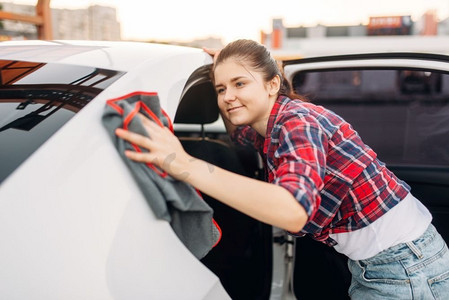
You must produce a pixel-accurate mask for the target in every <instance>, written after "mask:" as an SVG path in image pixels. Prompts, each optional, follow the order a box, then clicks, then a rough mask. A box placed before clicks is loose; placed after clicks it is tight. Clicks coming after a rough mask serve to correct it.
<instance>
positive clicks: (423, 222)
mask: <svg viewBox="0 0 449 300" xmlns="http://www.w3.org/2000/svg"><path fill="white" fill-rule="evenodd" d="M207 52H208V53H210V54H212V55H214V67H213V82H214V84H215V87H216V91H217V95H218V106H219V108H220V112H221V115H222V117H223V120H224V122H225V125H226V129H227V130H228V133H229V134H230V135H231V137H232V139H233V140H234V141H235V142H236V143H238V144H245V145H251V146H252V147H255V148H256V149H257V150H259V152H260V153H261V155H262V157H263V158H264V161H265V167H266V173H267V182H262V181H257V180H253V179H250V178H246V177H243V176H240V175H236V174H234V173H231V172H228V171H225V170H223V169H220V168H218V167H214V168H213V169H211V168H210V166H208V164H207V163H206V162H204V161H202V160H199V159H195V158H193V157H191V156H190V155H188V154H187V153H186V152H185V151H184V150H183V148H182V146H181V144H180V142H179V141H178V139H177V138H176V137H175V136H174V135H172V134H171V133H170V131H169V130H168V129H166V128H160V127H158V126H157V125H156V124H154V123H153V122H151V121H149V120H146V119H144V118H143V121H144V124H145V126H146V128H147V130H148V131H149V132H150V135H151V139H149V138H146V137H143V136H140V135H137V134H134V133H132V132H127V131H123V130H118V131H117V135H118V136H119V137H121V138H123V139H125V140H128V141H129V142H132V143H135V144H137V145H139V146H141V147H144V148H146V149H148V150H149V152H148V153H136V152H131V151H128V152H127V153H126V155H127V156H128V157H129V158H130V159H133V160H135V161H139V162H152V163H155V164H157V165H158V166H159V167H161V168H162V169H164V170H165V171H166V172H167V173H169V174H171V175H172V176H174V177H176V176H177V174H182V175H183V176H182V178H180V176H178V178H179V179H180V180H184V181H186V182H187V183H189V184H191V185H193V186H194V187H195V188H197V189H199V190H200V191H202V192H204V193H206V194H208V195H210V196H212V197H214V198H216V199H218V200H219V201H222V202H223V203H225V204H227V205H229V206H231V207H233V208H235V209H237V210H239V211H241V212H243V213H245V214H247V215H249V216H251V217H253V218H255V219H258V220H260V221H262V222H265V223H268V224H271V225H273V226H277V227H280V228H283V229H285V230H287V231H288V232H290V233H291V234H294V235H297V236H303V235H305V234H309V235H311V236H312V237H313V238H314V239H316V240H318V241H321V242H323V243H325V244H327V245H329V246H332V247H334V248H335V249H336V250H337V251H338V252H340V253H343V254H345V255H347V256H348V258H349V269H350V271H351V273H352V283H351V287H350V290H349V293H350V295H351V297H352V298H353V299H385V298H388V297H391V298H399V297H402V298H406V299H412V298H413V299H443V298H444V299H449V252H448V251H447V246H446V244H445V242H444V241H443V239H442V238H441V236H440V235H439V234H438V233H437V232H436V230H435V228H434V227H433V226H432V224H431V219H432V217H431V214H430V213H429V211H428V210H427V209H426V208H425V207H424V206H423V205H422V204H421V203H420V202H419V201H418V200H417V199H416V198H414V197H413V196H412V194H411V193H410V188H409V186H408V185H407V184H406V183H405V182H403V181H401V180H399V179H398V178H396V176H395V175H394V174H393V173H392V172H390V171H389V170H388V169H387V168H386V167H385V165H384V164H383V163H382V162H380V161H379V160H378V159H377V157H376V154H375V152H374V151H373V150H372V149H370V148H369V147H368V146H367V145H365V144H364V143H363V142H362V140H361V139H360V137H359V136H358V134H357V133H356V132H355V131H354V130H353V129H352V127H351V126H350V125H349V124H348V123H347V122H345V121H344V120H343V119H342V118H341V117H339V116H337V115H336V114H334V113H333V112H331V111H329V110H326V109H325V108H323V107H320V106H315V105H313V104H310V103H307V102H305V101H302V100H300V99H297V97H295V95H292V94H291V93H290V88H289V84H288V83H287V82H286V81H285V80H284V79H283V76H282V74H281V72H280V70H279V67H278V65H277V64H276V62H275V61H274V60H273V58H272V57H271V55H270V53H269V52H268V51H267V49H266V48H265V47H264V46H263V45H261V44H259V43H257V42H254V41H251V40H237V41H234V42H232V43H230V44H228V45H227V46H226V47H225V48H224V49H222V50H221V51H219V52H217V53H215V51H207ZM173 152H174V153H175V155H173ZM173 157H174V159H173ZM168 158H169V160H170V164H164V161H168ZM210 170H213V171H212V172H211V171H210ZM186 174H188V176H186Z"/></svg>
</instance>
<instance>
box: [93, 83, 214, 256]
mask: <svg viewBox="0 0 449 300" xmlns="http://www.w3.org/2000/svg"><path fill="white" fill-rule="evenodd" d="M137 113H141V114H143V115H145V116H146V117H148V118H149V119H150V120H152V121H154V122H156V123H157V124H159V125H160V126H166V127H168V128H170V130H172V131H173V126H172V123H171V121H170V119H169V118H168V116H167V114H166V113H165V112H164V111H163V110H162V109H161V107H160V103H159V97H158V95H157V93H148V92H135V93H131V94H128V95H125V96H123V97H119V98H115V99H111V100H108V101H107V104H106V107H105V110H104V112H103V116H102V122H103V125H104V127H105V128H106V130H107V131H108V134H109V135H110V137H111V139H112V142H113V143H114V145H115V147H116V148H117V150H118V152H119V154H120V156H121V157H122V159H123V160H124V161H125V163H126V165H127V166H128V168H129V169H130V170H131V173H132V175H133V176H134V178H135V180H136V182H137V184H138V185H139V187H140V189H141V190H142V192H143V194H144V195H145V198H146V200H147V202H148V204H149V206H150V207H151V209H152V210H153V212H154V214H155V215H156V217H157V218H158V219H162V220H166V221H167V222H169V223H170V225H171V227H172V228H173V231H174V232H175V233H176V235H177V236H178V237H179V239H180V240H181V241H182V242H183V243H184V245H185V246H186V247H187V248H188V249H189V250H190V251H191V252H192V253H193V254H194V255H195V256H196V257H197V258H198V259H200V258H202V257H204V256H205V255H206V254H207V253H208V252H209V251H210V250H211V249H212V248H213V247H214V246H215V245H216V244H217V243H218V242H219V240H220V238H221V230H220V228H219V226H218V224H217V223H216V222H215V220H214V219H213V210H212V208H211V207H210V206H209V205H208V204H207V203H206V202H205V201H204V200H203V199H202V197H201V195H200V193H199V192H198V191H197V190H196V189H195V188H193V187H192V186H191V185H189V184H187V183H185V182H183V181H180V180H177V179H175V178H173V177H171V176H170V175H168V174H167V173H165V172H164V171H162V170H161V169H159V168H157V167H156V166H154V165H152V164H149V163H148V164H145V163H139V162H134V161H132V160H130V159H129V158H127V157H126V156H125V155H124V152H125V150H126V149H129V150H133V151H141V152H143V151H146V150H145V149H140V148H139V147H138V146H137V145H133V144H130V143H129V142H127V141H125V140H123V139H120V138H118V137H117V136H116V135H115V129H116V128H119V127H120V128H124V129H127V130H130V131H133V132H136V133H139V134H142V135H145V136H148V137H150V138H151V132H150V133H148V132H147V131H146V130H145V128H144V127H143V125H142V122H141V120H140V118H139V117H138V116H137Z"/></svg>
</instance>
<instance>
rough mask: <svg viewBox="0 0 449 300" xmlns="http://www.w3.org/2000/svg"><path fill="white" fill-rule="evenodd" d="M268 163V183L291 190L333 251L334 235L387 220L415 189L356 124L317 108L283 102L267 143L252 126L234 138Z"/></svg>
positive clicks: (310, 228) (309, 230) (310, 230)
mask: <svg viewBox="0 0 449 300" xmlns="http://www.w3.org/2000/svg"><path fill="white" fill-rule="evenodd" d="M231 138H232V139H233V140H234V142H236V143H237V144H241V145H252V146H254V147H255V148H256V150H258V151H259V152H260V153H261V155H262V157H263V158H264V163H265V170H266V175H267V181H268V182H270V183H273V184H277V185H279V186H282V187H284V188H286V189H287V190H288V191H290V193H292V195H293V196H294V197H295V198H296V199H297V200H298V202H299V203H300V204H301V205H302V206H303V207H304V208H305V210H306V212H307V214H308V216H309V220H308V222H307V224H306V226H305V227H304V228H303V230H301V231H300V232H298V233H293V234H295V235H298V236H303V235H305V234H310V235H311V236H312V237H313V238H314V239H316V240H319V241H321V242H324V243H326V244H328V245H330V246H333V245H335V244H336V242H335V241H334V240H332V239H331V238H330V237H329V234H330V233H341V232H348V231H354V230H356V229H360V228H362V227H365V226H366V225H368V224H370V223H372V222H374V221H375V220H377V219H378V218H379V217H381V216H382V215H384V214H385V213H386V212H387V211H388V210H389V209H391V208H392V207H393V206H395V205H396V204H397V203H399V201H401V200H402V199H403V198H404V197H405V196H406V195H407V194H408V192H409V190H410V187H409V186H408V185H407V184H406V183H405V182H403V181H401V180H399V179H398V178H397V177H396V176H395V175H394V174H393V173H392V172H391V171H389V170H388V169H387V168H386V167H385V164H384V163H382V162H380V161H379V160H378V159H377V155H376V153H375V152H374V151H373V150H372V149H371V148H369V147H368V146H367V145H365V144H364V143H363V142H362V140H361V139H360V137H359V135H358V134H357V132H356V131H354V130H353V129H352V127H351V125H350V124H348V123H347V122H345V121H344V120H343V119H342V118H341V117H339V116H337V115H336V114H334V113H333V112H331V111H329V110H327V109H325V108H323V107H321V106H316V105H314V104H311V103H307V102H303V101H300V100H291V99H289V98H286V97H283V96H281V97H279V98H278V99H277V101H276V103H275V104H274V106H273V109H272V111H271V115H270V118H269V120H268V126H267V133H266V136H265V138H264V137H262V136H260V135H259V134H258V133H257V132H256V131H255V130H253V129H252V128H250V127H249V126H243V127H239V128H238V129H237V130H236V131H235V132H234V133H233V134H232V136H231Z"/></svg>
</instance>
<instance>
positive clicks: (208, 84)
mask: <svg viewBox="0 0 449 300" xmlns="http://www.w3.org/2000/svg"><path fill="white" fill-rule="evenodd" d="M209 70H210V66H209V67H207V66H206V67H203V68H200V69H198V70H197V71H195V72H194V73H193V74H192V76H191V78H189V80H188V81H187V83H186V86H185V88H184V93H183V95H182V96H181V101H180V103H179V106H178V110H177V111H176V115H175V118H174V120H173V122H174V123H182V124H210V123H213V122H215V121H216V120H218V117H219V110H218V105H217V93H216V92H215V88H214V86H213V83H212V81H211V80H210V78H209Z"/></svg>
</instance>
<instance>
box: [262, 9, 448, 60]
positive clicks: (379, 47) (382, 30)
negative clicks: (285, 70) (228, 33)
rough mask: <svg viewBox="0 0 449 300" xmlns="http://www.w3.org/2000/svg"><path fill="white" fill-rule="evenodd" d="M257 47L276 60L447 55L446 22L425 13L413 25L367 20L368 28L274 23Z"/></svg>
mask: <svg viewBox="0 0 449 300" xmlns="http://www.w3.org/2000/svg"><path fill="white" fill-rule="evenodd" d="M272 24H273V25H272V32H271V33H265V32H262V33H261V43H262V44H264V45H265V46H266V47H267V48H268V49H269V50H270V51H271V52H272V53H273V55H274V56H275V57H277V58H279V59H291V58H301V57H307V56H320V55H331V54H342V53H350V52H391V51H418V52H438V53H448V52H449V19H446V20H442V21H440V22H438V20H437V18H436V12H435V11H428V12H427V13H426V14H424V15H423V16H422V18H420V19H419V20H417V21H416V22H414V21H413V20H412V18H411V16H377V17H371V18H370V19H369V22H368V24H366V25H363V24H357V25H348V26H324V25H317V26H313V27H304V26H299V27H285V26H284V24H283V20H282V19H274V20H273V23H272Z"/></svg>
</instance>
